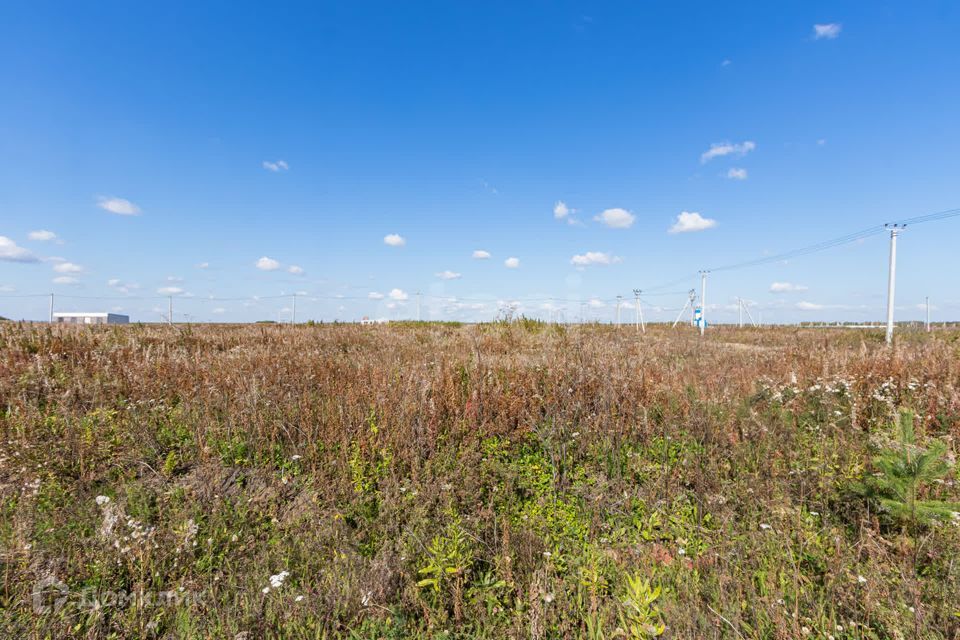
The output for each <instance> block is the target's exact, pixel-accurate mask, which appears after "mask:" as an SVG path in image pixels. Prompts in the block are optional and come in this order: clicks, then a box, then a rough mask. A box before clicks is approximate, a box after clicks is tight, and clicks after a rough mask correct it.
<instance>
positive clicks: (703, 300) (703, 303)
mask: <svg viewBox="0 0 960 640" xmlns="http://www.w3.org/2000/svg"><path fill="white" fill-rule="evenodd" d="M708 273H710V272H709V271H701V272H700V335H701V336H702V335H703V333H704V330H705V329H706V328H707V274H708Z"/></svg>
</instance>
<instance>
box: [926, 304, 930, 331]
mask: <svg viewBox="0 0 960 640" xmlns="http://www.w3.org/2000/svg"><path fill="white" fill-rule="evenodd" d="M926 302H927V321H926V326H927V333H930V296H927V297H926Z"/></svg>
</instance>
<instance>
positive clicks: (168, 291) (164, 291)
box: [157, 287, 183, 296]
mask: <svg viewBox="0 0 960 640" xmlns="http://www.w3.org/2000/svg"><path fill="white" fill-rule="evenodd" d="M157 293H159V294H160V295H162V296H176V295H179V294H181V293H183V289H181V288H180V287H160V288H159V289H157Z"/></svg>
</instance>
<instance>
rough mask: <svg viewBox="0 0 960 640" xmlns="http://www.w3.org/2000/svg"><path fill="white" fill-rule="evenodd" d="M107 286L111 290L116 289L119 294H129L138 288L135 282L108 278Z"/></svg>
mask: <svg viewBox="0 0 960 640" xmlns="http://www.w3.org/2000/svg"><path fill="white" fill-rule="evenodd" d="M107 286H108V287H110V288H111V289H116V290H117V291H119V292H120V293H130V292H131V291H133V290H136V289H139V288H140V285H139V284H137V283H136V282H124V281H122V280H121V279H120V278H110V279H109V280H107Z"/></svg>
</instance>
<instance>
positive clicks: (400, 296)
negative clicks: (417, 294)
mask: <svg viewBox="0 0 960 640" xmlns="http://www.w3.org/2000/svg"><path fill="white" fill-rule="evenodd" d="M387 295H389V296H390V299H391V300H406V299H407V298H409V297H410V296H409V295H407V292H406V291H404V290H403V289H391V290H390V293H389V294H387Z"/></svg>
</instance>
